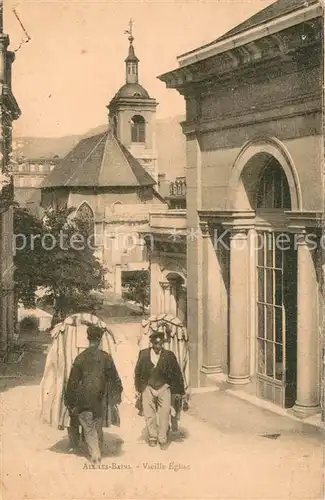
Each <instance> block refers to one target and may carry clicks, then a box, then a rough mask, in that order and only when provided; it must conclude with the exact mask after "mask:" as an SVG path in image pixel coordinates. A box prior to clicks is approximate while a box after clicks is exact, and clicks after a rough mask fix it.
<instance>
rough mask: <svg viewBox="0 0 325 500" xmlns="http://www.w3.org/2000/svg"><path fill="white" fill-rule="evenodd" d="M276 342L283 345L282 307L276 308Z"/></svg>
mask: <svg viewBox="0 0 325 500" xmlns="http://www.w3.org/2000/svg"><path fill="white" fill-rule="evenodd" d="M275 341H276V342H278V343H279V344H282V343H283V337H282V307H276V308H275Z"/></svg>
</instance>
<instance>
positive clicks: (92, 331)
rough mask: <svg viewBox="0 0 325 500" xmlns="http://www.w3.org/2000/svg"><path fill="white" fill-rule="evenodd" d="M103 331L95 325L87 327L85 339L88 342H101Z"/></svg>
mask: <svg viewBox="0 0 325 500" xmlns="http://www.w3.org/2000/svg"><path fill="white" fill-rule="evenodd" d="M103 333H104V329H103V328H101V327H100V326H97V325H89V326H88V328H87V337H88V339H89V340H101V338H102V336H103Z"/></svg>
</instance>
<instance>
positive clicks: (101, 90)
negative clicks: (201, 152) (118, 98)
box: [4, 0, 273, 137]
mask: <svg viewBox="0 0 325 500" xmlns="http://www.w3.org/2000/svg"><path fill="white" fill-rule="evenodd" d="M271 3H273V0H188V1H183V0H159V1H156V0H147V1H143V0H133V1H125V0H115V1H114V0H91V1H89V0H88V1H84V0H51V1H47V0H33V1H31V0H22V1H17V0H5V1H4V4H5V9H4V31H5V32H6V33H8V34H9V36H10V49H11V50H14V51H16V50H17V49H18V50H17V52H16V60H15V62H14V66H13V91H14V94H15V97H16V99H17V101H18V104H19V106H20V108H21V111H22V116H21V118H20V119H19V120H18V121H17V122H15V124H14V134H15V135H16V136H32V137H61V136H65V135H80V134H84V133H86V132H87V131H88V130H90V129H92V128H95V127H97V126H98V125H102V124H105V123H106V122H107V108H106V105H107V104H108V103H109V101H110V99H111V98H112V97H113V96H114V94H115V93H116V91H117V90H118V89H119V88H120V87H121V86H122V85H123V84H124V83H125V65H124V59H125V57H126V56H127V52H128V43H129V42H128V39H127V36H128V35H127V34H125V33H124V31H125V30H127V29H128V22H129V19H130V18H132V19H133V21H134V25H133V34H134V38H135V40H134V46H135V50H136V54H137V56H138V58H139V59H140V66H139V80H140V83H141V84H142V85H143V86H144V87H145V88H146V89H147V90H148V92H149V94H150V96H151V97H154V98H156V99H157V101H158V103H159V106H158V108H157V118H167V117H169V116H175V115H179V114H184V112H185V108H184V99H183V97H182V96H180V95H179V94H178V92H177V91H176V90H172V89H166V86H165V84H164V83H162V82H160V81H159V80H158V79H157V76H158V75H160V74H163V73H165V72H167V71H169V70H172V69H175V68H177V66H178V64H177V59H176V58H177V56H178V55H180V54H182V53H184V52H187V51H189V50H192V49H194V48H196V47H199V46H200V45H202V44H204V43H208V42H210V41H212V40H214V39H216V38H218V37H219V36H220V35H222V34H223V33H225V32H226V31H228V30H229V29H231V28H232V27H234V26H236V25H237V24H239V23H240V22H242V21H244V20H245V19H247V18H248V17H250V16H251V15H253V14H255V13H256V12H257V11H259V10H261V9H263V8H265V7H266V6H267V5H270V4H271ZM13 8H14V9H15V10H16V12H17V13H18V16H19V18H20V20H21V22H22V23H23V25H24V27H25V29H26V31H27V33H28V35H29V36H30V38H31V40H30V42H29V43H26V44H23V45H22V46H21V47H20V48H18V47H19V45H20V42H21V41H22V40H23V39H24V33H23V31H22V29H21V27H20V25H19V23H18V21H17V19H16V18H15V16H14V14H13V11H12V9H13Z"/></svg>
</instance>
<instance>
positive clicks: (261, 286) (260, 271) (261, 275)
mask: <svg viewBox="0 0 325 500" xmlns="http://www.w3.org/2000/svg"><path fill="white" fill-rule="evenodd" d="M257 274H258V300H259V301H260V302H264V301H265V299H264V269H257Z"/></svg>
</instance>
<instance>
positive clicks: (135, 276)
mask: <svg viewBox="0 0 325 500" xmlns="http://www.w3.org/2000/svg"><path fill="white" fill-rule="evenodd" d="M125 274H126V277H125V279H124V293H123V295H124V298H126V299H129V300H134V301H135V302H137V303H138V304H141V306H142V311H143V312H144V311H145V307H146V306H148V305H149V304H150V275H149V272H148V271H135V272H134V273H125Z"/></svg>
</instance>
